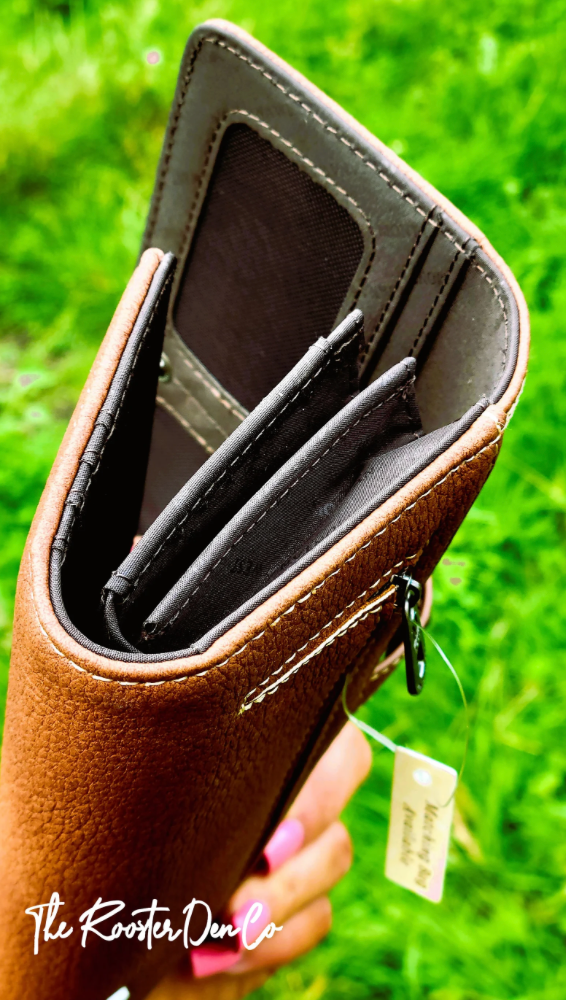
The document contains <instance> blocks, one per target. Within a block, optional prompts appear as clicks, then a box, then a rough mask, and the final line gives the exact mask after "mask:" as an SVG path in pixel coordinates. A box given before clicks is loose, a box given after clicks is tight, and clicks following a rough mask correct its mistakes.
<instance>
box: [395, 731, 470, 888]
mask: <svg viewBox="0 0 566 1000" xmlns="http://www.w3.org/2000/svg"><path fill="white" fill-rule="evenodd" d="M457 781H458V774H457V772H456V771H455V770H454V768H453V767H448V766H447V765H446V764H440V763H439V762H438V761H437V760H432V759H431V758H430V757H425V756H424V755H423V754H421V753H416V751H414V750H407V749H406V748H405V747H397V748H396V751H395V766H394V768H393V788H392V791H391V814H390V817H389V836H388V838H387V854H386V859H385V876H386V878H388V879H390V880H391V882H396V883H397V885H401V886H403V888H405V889H410V890H411V892H416V893H417V894H418V895H419V896H424V898H425V899H428V900H430V902H431V903H439V902H440V900H441V899H442V891H443V888H444V873H445V871H446V861H447V858H448V845H449V842H450V829H451V827H452V814H453V812H454V797H453V792H454V789H455V787H456V783H457Z"/></svg>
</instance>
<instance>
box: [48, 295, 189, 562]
mask: <svg viewBox="0 0 566 1000" xmlns="http://www.w3.org/2000/svg"><path fill="white" fill-rule="evenodd" d="M169 285H170V282H169V281H165V282H164V284H163V288H162V289H161V291H160V293H159V296H158V297H157V299H156V301H155V303H154V306H153V309H152V310H151V314H150V315H149V317H148V320H147V323H146V326H145V330H144V331H143V333H142V335H141V337H140V340H139V343H138V346H137V348H136V353H135V355H134V358H133V360H132V364H131V367H130V371H129V374H128V378H127V380H126V384H125V386H124V389H123V391H122V395H121V397H120V402H119V404H118V408H117V410H116V412H115V414H114V415H111V414H109V413H108V412H107V411H105V410H104V405H103V406H102V407H101V409H100V411H99V414H98V417H97V419H96V421H95V424H94V427H93V429H92V431H91V434H90V436H89V439H88V442H87V445H86V448H85V449H84V451H83V453H82V455H81V459H80V462H79V466H78V469H77V472H76V474H75V478H74V480H73V485H72V487H71V490H70V494H71V495H72V493H73V490H74V487H75V482H76V480H77V478H78V476H80V474H81V466H82V465H83V464H86V465H87V467H88V480H87V482H86V484H85V486H84V488H83V495H82V500H81V502H80V504H75V503H74V502H73V501H72V500H70V499H67V500H66V502H65V504H64V507H63V512H62V514H61V521H62V519H63V515H64V513H65V510H66V509H67V508H68V507H71V509H72V510H73V520H72V522H71V524H70V525H69V527H68V529H67V531H66V538H65V540H64V550H63V551H64V554H66V551H67V548H68V545H69V535H70V532H71V530H72V528H73V526H74V524H75V522H76V520H77V518H78V517H80V515H81V513H82V510H83V507H84V505H85V503H86V499H87V496H88V491H89V489H90V486H91V483H92V481H93V479H94V477H95V476H96V474H97V472H98V470H99V468H100V463H101V462H102V458H103V455H104V452H105V450H106V446H107V444H108V442H109V441H110V439H111V438H112V435H113V434H114V431H115V429H116V426H117V423H118V418H119V416H120V412H121V410H122V406H123V405H124V400H125V398H126V395H127V392H128V389H129V387H130V382H131V380H132V376H133V374H134V371H135V368H136V365H137V361H138V357H139V354H140V351H141V349H142V347H143V346H144V344H145V342H146V339H147V336H148V333H149V331H150V329H151V325H152V323H153V320H154V318H155V314H156V312H157V310H158V309H159V306H160V305H161V300H162V299H163V296H164V294H165V293H166V291H168V289H169ZM144 301H145V299H144ZM142 306H143V303H142ZM140 311H141V306H140V310H139V311H138V316H139V313H140ZM136 321H137V317H136ZM122 357H123V355H122ZM120 360H121V359H120ZM118 366H119V362H118ZM118 366H117V367H116V371H115V372H114V375H113V376H112V382H113V381H114V378H115V377H116V375H117V371H118ZM112 382H111V383H110V389H109V391H110V390H111V388H112ZM107 398H108V393H107V395H106V399H107ZM102 413H104V416H105V417H108V420H109V421H110V429H108V427H107V425H106V424H105V423H104V421H101V420H100V416H101V414H102ZM100 426H102V427H103V428H104V430H105V431H107V432H108V433H107V436H106V438H105V439H104V442H103V444H102V447H101V449H100V452H99V453H98V455H97V460H96V464H95V465H94V464H92V465H91V463H90V462H89V461H88V460H87V459H85V457H84V456H85V455H86V454H87V453H88V452H89V451H93V449H90V448H89V445H90V442H91V440H92V437H93V435H94V433H95V431H96V429H97V427H100ZM95 454H96V451H95ZM59 523H61V522H59ZM54 541H57V534H56V535H55V539H54Z"/></svg>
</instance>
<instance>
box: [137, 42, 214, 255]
mask: <svg viewBox="0 0 566 1000" xmlns="http://www.w3.org/2000/svg"><path fill="white" fill-rule="evenodd" d="M205 41H206V39H204V38H201V40H200V42H199V43H198V45H197V47H196V48H195V51H194V52H193V55H192V57H191V59H190V61H189V65H188V66H187V72H186V73H185V79H184V80H183V85H182V88H181V92H180V94H179V100H178V101H177V107H176V109H175V113H174V115H173V118H172V120H171V131H170V133H169V142H168V143H167V149H166V150H165V152H164V154H163V164H162V166H161V170H160V174H159V181H158V183H157V189H156V192H155V198H154V202H153V208H152V211H151V216H150V218H149V219H148V225H147V235H148V240H151V238H152V236H153V230H154V229H155V222H156V219H157V215H158V213H159V208H160V206H161V200H162V198H163V191H164V188H165V181H166V180H167V174H168V172H169V166H170V163H171V157H172V155H173V146H174V145H175V136H176V135H177V128H178V127H179V119H180V117H181V112H182V110H183V105H184V103H185V98H186V96H187V93H188V90H189V86H190V83H191V79H192V75H193V71H194V68H195V63H196V61H197V56H198V55H199V53H200V50H201V49H202V47H203V44H204V42H205Z"/></svg>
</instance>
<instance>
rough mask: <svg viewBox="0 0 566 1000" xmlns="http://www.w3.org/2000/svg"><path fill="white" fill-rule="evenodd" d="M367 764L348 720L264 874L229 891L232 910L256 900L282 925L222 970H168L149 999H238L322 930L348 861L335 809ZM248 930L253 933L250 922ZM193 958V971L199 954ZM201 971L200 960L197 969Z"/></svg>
mask: <svg viewBox="0 0 566 1000" xmlns="http://www.w3.org/2000/svg"><path fill="white" fill-rule="evenodd" d="M370 764H371V751H370V748H369V745H368V743H367V741H366V739H365V738H364V737H363V736H362V734H361V733H360V732H359V730H357V729H356V728H355V726H353V725H352V723H350V722H349V723H347V725H346V726H345V727H344V729H343V730H342V732H341V733H340V734H339V736H337V738H336V739H335V740H334V742H333V743H332V745H331V746H330V747H329V748H328V750H327V751H326V753H325V754H324V756H323V757H322V758H321V759H320V761H319V762H318V764H317V765H316V767H315V768H314V770H313V772H312V774H311V775H310V777H309V778H308V779H307V781H306V782H305V784H304V786H303V788H302V789H301V791H300V792H299V795H298V796H297V798H296V800H295V802H294V803H293V805H292V806H291V809H290V810H289V813H288V815H287V817H286V819H285V820H283V822H282V823H281V824H280V826H279V827H278V828H277V830H276V831H275V833H274V835H273V837H272V838H271V840H270V842H269V844H268V845H267V847H266V849H265V853H264V860H265V863H266V867H267V868H268V874H267V875H265V876H259V875H253V876H251V877H250V878H248V879H246V881H245V882H243V883H242V885H241V886H240V887H239V888H238V889H237V890H236V892H235V893H234V895H233V896H232V898H231V900H230V902H229V904H228V912H229V913H232V914H237V913H238V912H241V911H242V910H243V909H245V908H246V907H249V906H250V905H251V903H252V901H254V900H258V901H261V903H262V904H263V906H264V909H265V910H266V911H268V913H269V918H270V919H271V920H273V921H274V922H275V924H276V925H277V926H278V927H280V926H283V930H282V931H280V932H277V933H276V934H275V935H274V936H273V937H272V938H271V940H265V941H262V943H261V944H260V945H259V947H258V948H257V949H255V950H253V951H244V952H241V953H240V955H239V956H238V958H237V959H235V958H234V956H229V957H228V961H230V960H231V959H232V960H233V961H234V964H233V965H232V967H231V968H230V969H229V971H227V972H221V973H219V974H216V975H211V974H210V972H211V971H212V969H211V967H210V965H209V966H207V967H206V971H207V972H209V974H208V975H207V976H206V978H194V976H192V975H191V974H189V973H187V971H186V965H185V967H184V970H183V969H180V970H179V971H178V972H176V973H174V974H172V975H169V976H167V977H166V978H165V979H164V980H163V981H162V982H161V983H160V984H159V985H158V986H157V987H156V988H155V989H154V990H153V992H152V993H151V994H150V996H149V997H148V1000H241V998H242V997H245V996H247V994H248V993H251V992H252V991H253V990H256V989H259V987H260V986H262V985H263V983H264V982H265V981H266V980H267V979H268V978H269V976H271V975H272V974H273V972H274V971H275V970H276V969H277V968H279V967H280V966H281V965H286V964H287V963H288V962H292V961H293V960H294V959H296V958H298V957H299V956H300V955H304V954H305V953H306V952H307V951H310V950H311V948H314V947H315V945H317V944H318V943H319V942H320V941H321V940H322V938H323V937H325V936H326V934H327V933H328V931H329V930H330V925H331V918H332V913H331V906H330V900H329V899H328V893H329V891H330V889H332V887H333V886H334V885H336V883H337V882H339V881H340V879H341V878H342V877H343V876H344V875H345V874H346V872H347V871H348V869H349V867H350V864H351V861H352V845H351V841H350V836H349V834H348V831H347V830H346V827H345V826H344V824H343V823H341V822H340V821H339V819H338V817H339V815H340V813H341V812H342V810H343V808H344V806H345V805H346V803H347V802H348V800H349V799H350V797H351V796H352V795H353V794H354V792H355V790H356V788H357V787H358V785H359V784H361V782H362V781H363V780H364V778H365V777H366V776H367V774H368V771H369V769H370ZM262 925H263V924H262ZM249 936H250V937H255V936H256V933H255V932H254V929H253V925H252V926H251V928H250V933H249ZM193 954H194V953H193ZM193 962H194V964H195V970H196V971H197V973H198V972H199V966H198V962H195V961H194V959H193ZM224 967H226V966H224ZM204 971H205V967H204V966H202V965H201V969H200V972H201V974H202V972H204Z"/></svg>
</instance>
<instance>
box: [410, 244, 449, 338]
mask: <svg viewBox="0 0 566 1000" xmlns="http://www.w3.org/2000/svg"><path fill="white" fill-rule="evenodd" d="M459 256H460V251H459V250H458V252H457V253H456V256H455V257H454V259H453V260H452V263H451V264H450V267H449V268H448V270H447V272H446V274H445V275H444V278H443V281H442V284H441V286H440V288H439V289H438V292H437V293H436V296H435V298H434V301H433V303H432V305H431V307H430V309H429V311H428V313H427V314H426V316H425V318H424V322H423V325H422V326H421V328H420V330H419V332H418V333H417V336H416V337H415V339H414V341H413V346H412V347H411V350H410V351H409V357H412V356H413V354H414V352H415V351H416V349H417V346H418V343H419V341H420V339H421V337H422V335H423V333H424V332H425V330H426V328H427V326H428V324H429V320H430V317H431V316H432V314H433V312H434V310H435V309H436V304H437V302H438V300H439V299H440V297H441V295H442V293H443V291H444V289H445V288H446V285H447V284H448V282H449V280H450V275H451V274H452V271H453V270H454V267H455V266H456V261H457V260H458V257H459Z"/></svg>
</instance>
